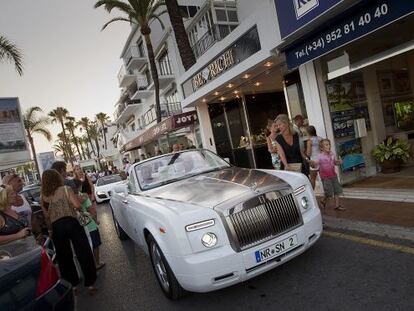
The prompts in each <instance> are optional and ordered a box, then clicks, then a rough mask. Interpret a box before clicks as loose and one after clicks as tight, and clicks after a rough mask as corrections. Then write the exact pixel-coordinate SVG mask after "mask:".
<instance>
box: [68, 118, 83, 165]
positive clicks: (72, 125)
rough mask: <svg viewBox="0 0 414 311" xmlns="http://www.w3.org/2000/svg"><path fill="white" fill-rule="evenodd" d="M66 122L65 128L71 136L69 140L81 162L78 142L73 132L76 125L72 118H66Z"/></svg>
mask: <svg viewBox="0 0 414 311" xmlns="http://www.w3.org/2000/svg"><path fill="white" fill-rule="evenodd" d="M66 120H67V122H66V123H65V127H66V129H67V130H68V131H69V133H70V135H71V140H72V142H73V143H74V145H75V147H76V150H77V151H78V154H79V159H80V160H82V154H81V152H80V149H79V144H78V140H77V139H76V135H75V130H76V128H77V126H78V125H77V123H76V122H75V118H74V117H67V118H66Z"/></svg>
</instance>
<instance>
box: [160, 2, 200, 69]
mask: <svg viewBox="0 0 414 311" xmlns="http://www.w3.org/2000/svg"><path fill="white" fill-rule="evenodd" d="M165 5H166V6H167V11H168V15H169V17H170V22H171V26H172V28H173V30H174V36H175V41H176V42H177V46H178V51H179V53H180V57H181V62H182V63H183V66H184V69H185V71H187V70H188V69H190V68H191V67H192V66H193V65H194V64H195V63H196V58H195V56H194V52H193V49H192V48H191V45H190V41H189V40H188V36H187V32H186V31H185V27H184V23H183V18H182V16H181V14H180V9H179V7H178V3H177V0H165Z"/></svg>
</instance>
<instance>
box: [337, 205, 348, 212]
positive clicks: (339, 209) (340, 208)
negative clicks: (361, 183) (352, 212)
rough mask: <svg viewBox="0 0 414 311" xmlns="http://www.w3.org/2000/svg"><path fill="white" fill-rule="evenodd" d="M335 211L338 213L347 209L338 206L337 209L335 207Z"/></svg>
mask: <svg viewBox="0 0 414 311" xmlns="http://www.w3.org/2000/svg"><path fill="white" fill-rule="evenodd" d="M335 209H336V210H337V211H345V210H346V208H345V207H343V206H341V205H338V206H337V207H335Z"/></svg>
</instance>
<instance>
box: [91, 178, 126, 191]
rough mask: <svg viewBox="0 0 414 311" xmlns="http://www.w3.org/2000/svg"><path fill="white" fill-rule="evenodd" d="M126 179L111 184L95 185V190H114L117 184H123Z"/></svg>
mask: <svg viewBox="0 0 414 311" xmlns="http://www.w3.org/2000/svg"><path fill="white" fill-rule="evenodd" d="M123 183H124V181H123V180H121V181H117V182H114V183H111V184H107V185H103V186H95V192H99V191H109V190H112V189H113V188H114V187H115V186H117V185H120V184H123Z"/></svg>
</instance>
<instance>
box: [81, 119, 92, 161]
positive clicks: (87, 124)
mask: <svg viewBox="0 0 414 311" xmlns="http://www.w3.org/2000/svg"><path fill="white" fill-rule="evenodd" d="M90 123H91V121H90V120H89V118H88V117H83V118H81V119H80V120H79V121H78V124H79V126H81V130H82V128H84V129H85V131H86V137H87V140H88V142H89V144H90V145H91V149H92V152H93V154H94V155H95V156H96V152H95V149H94V148H93V144H92V139H91V135H90V133H89V127H90ZM89 157H90V156H89Z"/></svg>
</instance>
